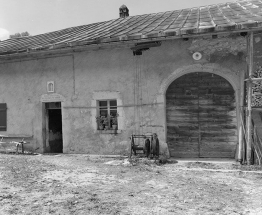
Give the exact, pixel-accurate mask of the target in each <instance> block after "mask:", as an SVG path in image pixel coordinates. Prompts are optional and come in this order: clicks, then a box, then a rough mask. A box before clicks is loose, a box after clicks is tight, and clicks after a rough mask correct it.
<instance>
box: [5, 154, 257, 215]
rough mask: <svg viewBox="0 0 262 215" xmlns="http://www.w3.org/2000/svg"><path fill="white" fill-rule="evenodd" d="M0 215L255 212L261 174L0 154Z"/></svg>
mask: <svg viewBox="0 0 262 215" xmlns="http://www.w3.org/2000/svg"><path fill="white" fill-rule="evenodd" d="M0 214H1V215H5V214H33V215H37V214H63V215H64V214H77V215H78V214H91V215H96V214H124V215H125V214H139V215H141V214H163V215H168V214H201V215H203V214H227V215H228V214H256V215H257V214H262V169H261V168H260V167H254V166H253V167H246V166H240V165H238V164H236V163H235V164H234V163H201V162H175V161H173V162H169V163H167V164H164V165H160V164H156V163H154V161H148V160H146V159H136V158H134V159H132V160H131V163H130V162H129V161H128V160H127V159H124V158H112V157H101V156H90V155H65V154H60V155H10V154H0Z"/></svg>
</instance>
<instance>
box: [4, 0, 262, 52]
mask: <svg viewBox="0 0 262 215" xmlns="http://www.w3.org/2000/svg"><path fill="white" fill-rule="evenodd" d="M261 26H262V0H242V1H236V2H230V3H223V4H217V5H209V6H203V7H198V8H190V9H184V10H175V11H168V12H161V13H153V14H146V15H139V16H129V17H127V18H118V19H114V20H110V21H105V22H99V23H94V24H89V25H83V26H78V27H72V28H67V29H63V30H59V31H54V32H50V33H45V34H40V35H36V36H29V37H21V38H15V39H8V40H4V41H2V42H0V55H6V54H12V53H22V52H28V51H31V50H32V51H33V50H34V51H36V50H50V49H57V48H66V47H75V46H82V45H89V44H100V43H108V42H118V41H130V40H140V39H147V38H162V37H170V36H171V37H172V36H184V35H185V36H186V35H189V34H190V35H197V34H203V33H215V32H230V31H235V30H245V29H257V28H261Z"/></svg>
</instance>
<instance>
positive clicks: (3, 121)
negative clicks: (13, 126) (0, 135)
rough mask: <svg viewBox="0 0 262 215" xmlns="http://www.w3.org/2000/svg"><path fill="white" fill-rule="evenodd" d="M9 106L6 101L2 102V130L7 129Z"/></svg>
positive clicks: (0, 115)
mask: <svg viewBox="0 0 262 215" xmlns="http://www.w3.org/2000/svg"><path fill="white" fill-rule="evenodd" d="M6 122H7V107H6V103H0V131H6V124H7V123H6Z"/></svg>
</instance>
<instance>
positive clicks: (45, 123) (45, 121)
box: [42, 101, 64, 153]
mask: <svg viewBox="0 0 262 215" xmlns="http://www.w3.org/2000/svg"><path fill="white" fill-rule="evenodd" d="M56 102H59V103H61V107H60V108H59V109H60V110H61V115H62V118H61V120H62V138H63V139H64V132H63V127H64V126H63V102H62V101H49V102H42V140H43V152H44V153H48V152H50V147H49V112H48V108H46V104H47V103H56ZM62 143H63V149H64V142H62Z"/></svg>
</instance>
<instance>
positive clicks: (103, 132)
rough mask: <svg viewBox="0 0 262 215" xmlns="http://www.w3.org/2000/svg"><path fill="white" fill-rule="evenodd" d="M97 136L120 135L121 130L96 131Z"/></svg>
mask: <svg viewBox="0 0 262 215" xmlns="http://www.w3.org/2000/svg"><path fill="white" fill-rule="evenodd" d="M96 133H97V134H120V133H122V130H96Z"/></svg>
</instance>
